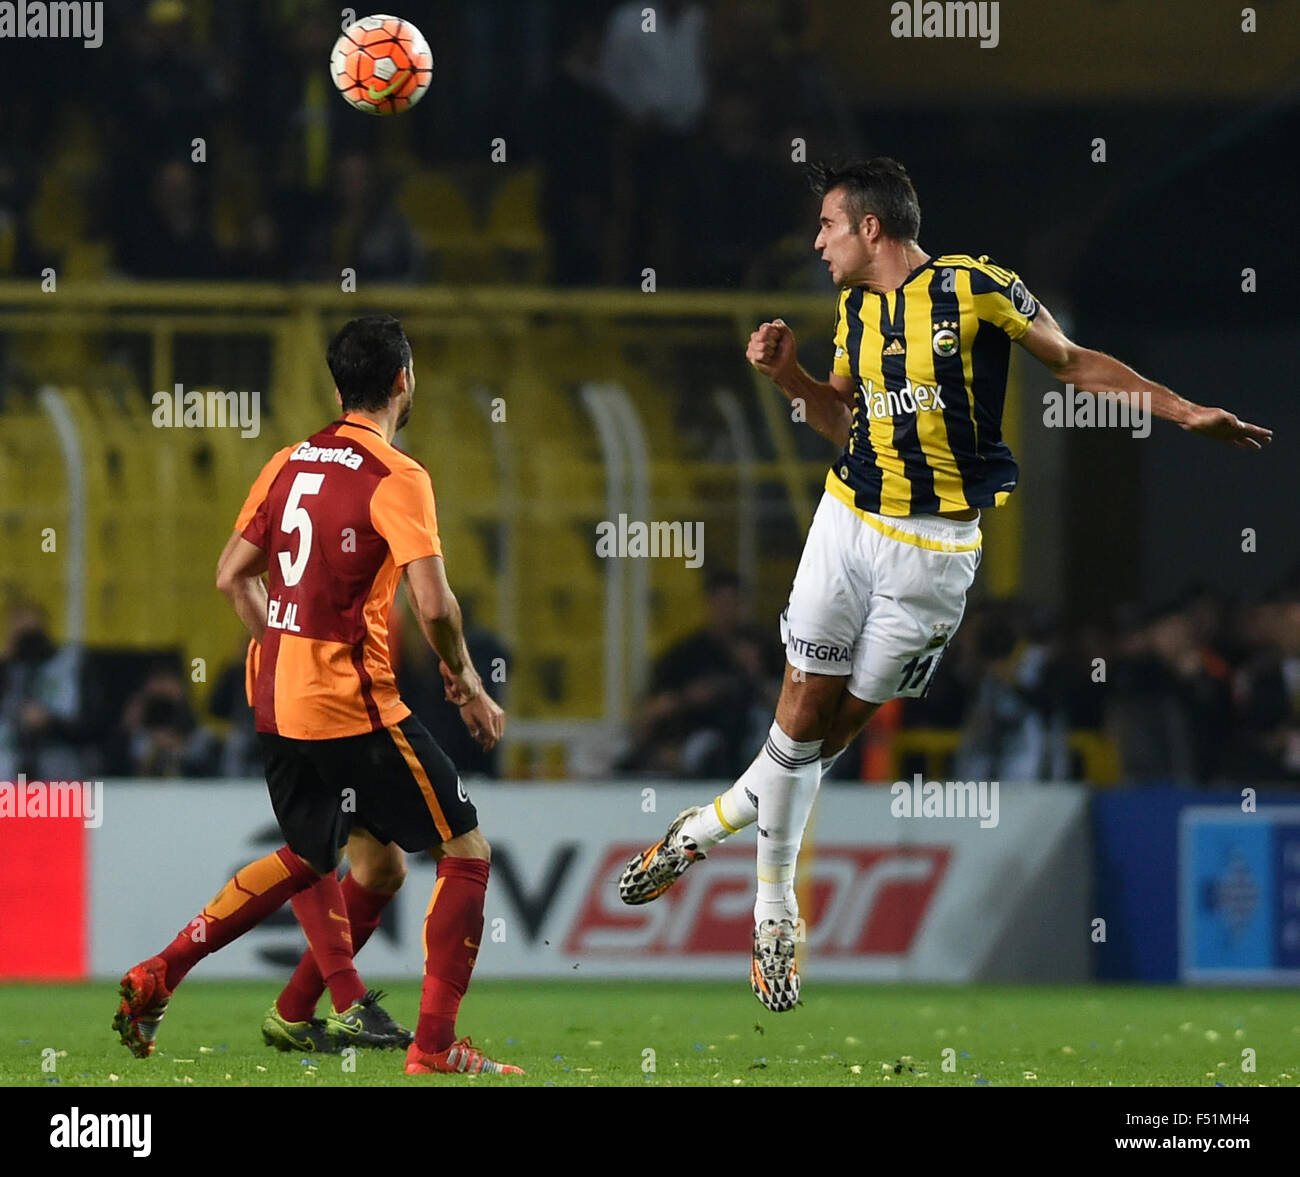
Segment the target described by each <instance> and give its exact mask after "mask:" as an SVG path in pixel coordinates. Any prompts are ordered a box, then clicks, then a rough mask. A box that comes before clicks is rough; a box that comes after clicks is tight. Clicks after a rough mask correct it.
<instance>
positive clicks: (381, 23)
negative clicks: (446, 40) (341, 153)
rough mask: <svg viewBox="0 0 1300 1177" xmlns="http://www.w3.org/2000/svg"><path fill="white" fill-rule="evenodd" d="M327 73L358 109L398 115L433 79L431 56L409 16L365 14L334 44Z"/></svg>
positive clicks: (409, 106) (418, 96) (415, 99)
mask: <svg viewBox="0 0 1300 1177" xmlns="http://www.w3.org/2000/svg"><path fill="white" fill-rule="evenodd" d="M330 77H332V78H333V79H334V84H335V85H336V86H337V87H338V88H339V93H340V94H342V95H343V97H344V98H345V99H346V100H347V101H348V102H349V103H351V105H353V106H355V107H356V108H357V109H358V110H364V111H365V112H366V114H397V113H398V112H399V111H403V110H408V109H410V108H411V107H412V106H414V105H415V104H416V103H417V102H419V101H420V99H421V98H423V97H424V92H425V91H426V90H427V89H428V88H429V82H430V80H431V79H432V77H433V54H432V53H430V52H429V43H428V41H426V40H425V39H424V35H423V34H422V33H421V32H420V30H419V29H417V28H416V27H415V26H414V25H413V24H411V22H410V21H409V20H401V19H400V18H398V17H396V16H383V15H378V16H364V17H362V18H361V19H360V20H359V21H357V22H356V24H353V25H349V26H348V27H347V28H346V29H344V30H343V35H342V36H341V37H340V38H339V39H338V40H337V41H335V42H334V51H333V52H332V53H331V54H330Z"/></svg>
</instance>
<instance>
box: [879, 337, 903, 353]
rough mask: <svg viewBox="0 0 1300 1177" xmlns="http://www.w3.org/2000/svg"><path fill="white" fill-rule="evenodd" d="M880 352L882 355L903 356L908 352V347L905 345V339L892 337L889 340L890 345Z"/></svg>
mask: <svg viewBox="0 0 1300 1177" xmlns="http://www.w3.org/2000/svg"><path fill="white" fill-rule="evenodd" d="M880 354H881V355H882V356H901V355H905V354H906V349H905V348H904V347H903V341H902V340H901V339H891V340H890V341H889V346H888V347H886V348H885V350H884V351H882V352H881V353H880Z"/></svg>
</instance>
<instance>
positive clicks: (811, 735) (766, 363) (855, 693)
mask: <svg viewBox="0 0 1300 1177" xmlns="http://www.w3.org/2000/svg"><path fill="white" fill-rule="evenodd" d="M812 179H813V187H814V190H815V191H816V192H817V194H818V195H819V196H820V197H821V198H822V204H821V215H820V228H819V231H818V233H817V238H816V240H815V242H814V243H813V247H814V249H816V251H817V252H818V254H820V256H821V258H822V260H823V261H824V262H825V263H826V265H827V268H828V269H829V271H830V276H831V280H832V281H833V282H834V283H835V284H836V285H837V286H838V287H839V288H840V296H839V304H838V308H837V312H836V319H835V361H834V365H833V367H832V370H831V374H830V379H829V380H827V381H825V382H823V381H818V380H815V379H814V378H813V377H812V376H810V375H809V374H808V373H807V372H806V371H805V370H804V369H803V368H802V367H800V365H799V363H798V360H797V359H796V356H795V340H794V334H793V332H791V330H790V328H789V327H788V326H786V324H785V323H783V322H782V321H781V320H780V319H777V320H776V321H774V322H771V323H763V324H761V325H760V326H759V328H758V330H756V331H755V332H754V333H753V335H751V336H750V340H749V346H748V348H747V350H746V353H745V354H746V358H747V359H748V360H749V362H750V363H751V364H753V365H754V367H755V368H757V369H758V371H760V372H762V373H763V374H764V375H766V376H768V377H769V378H770V379H771V380H772V381H773V382H774V383H775V384H776V386H777V387H778V388H779V389H780V390H781V392H782V393H783V394H784V395H785V396H786V397H787V398H788V399H789V400H790V401H791V402H792V403H794V404H796V405H797V406H798V408H799V409H800V410H801V413H800V415H799V417H798V418H797V419H802V420H804V421H806V422H807V423H808V424H809V425H810V426H811V427H812V428H813V429H815V430H817V432H818V433H821V434H822V435H823V436H825V437H827V438H828V439H830V440H831V441H833V442H834V443H835V444H836V445H838V446H840V447H842V450H843V452H842V453H841V455H840V457H839V458H838V459H837V460H836V462H835V464H834V465H833V466H832V468H831V470H830V473H829V475H828V476H827V480H826V493H825V494H824V495H823V496H822V501H821V504H820V505H819V506H818V508H817V513H816V516H815V517H814V519H813V523H812V527H811V528H810V529H809V532H808V538H807V540H806V542H805V544H804V550H803V556H802V558H801V559H800V562H799V570H798V572H797V573H796V575H795V581H794V586H793V588H792V590H791V593H790V603H789V605H788V607H787V609H786V613H785V615H784V616H783V625H782V630H783V633H784V636H785V641H786V672H785V682H784V684H783V686H782V689H781V697H780V699H779V701H778V703H777V710H776V722H775V723H773V725H772V727H771V729H770V731H769V733H768V738H767V743H766V745H765V746H764V748H763V751H762V752H760V753H759V755H758V757H757V758H756V759H755V760H754V763H753V764H752V765H750V767H749V768H748V769H747V770H746V772H745V773H744V775H743V776H742V777H741V778H740V780H738V781H737V782H736V783H735V785H733V786H732V787H731V788H730V789H729V790H727V791H726V792H725V793H723V794H721V795H720V796H718V797H716V798H715V799H714V801H713V803H712V804H711V805H706V806H702V807H700V808H691V809H687V810H685V811H683V812H682V813H680V814H678V816H677V818H676V820H675V821H674V822H673V823H672V824H671V825H670V826H669V827H668V831H667V833H666V834H665V835H664V837H663V839H662V840H661V841H660V842H658V843H656V844H655V845H653V846H650V847H648V848H647V849H646V850H644V851H642V852H641V853H640V854H638V855H637V856H636V857H635V858H633V859H631V860H630V861H629V862H628V864H627V866H626V867H625V868H624V871H623V875H622V877H621V878H620V880H619V893H620V895H621V896H622V898H623V900H624V902H626V903H630V904H639V903H647V902H650V901H651V900H653V899H656V898H658V897H659V896H660V895H662V894H663V892H664V891H666V890H667V889H668V888H669V887H670V886H672V884H673V883H674V882H675V881H676V880H677V879H678V878H680V877H681V875H682V874H683V873H684V872H685V871H686V869H687V868H688V867H690V866H691V865H692V864H693V863H695V862H698V861H699V860H700V859H702V858H703V857H704V855H705V854H706V853H707V852H708V851H709V850H710V849H711V848H712V847H713V846H716V845H717V844H718V843H719V842H721V841H722V840H723V839H724V838H727V837H728V836H730V835H731V834H734V833H736V832H738V831H739V830H740V829H742V828H743V827H745V826H747V825H750V824H753V823H754V822H755V821H757V823H758V830H759V834H760V837H759V838H758V894H757V898H756V901H755V904H754V924H755V927H754V947H753V959H752V963H751V968H750V985H751V987H752V989H753V991H754V995H755V996H756V997H757V998H758V999H759V1001H761V1002H762V1003H763V1005H764V1006H766V1007H767V1008H768V1009H769V1010H772V1011H773V1012H782V1011H785V1010H788V1009H792V1008H793V1007H794V1006H795V1005H796V1004H797V1003H798V1001H799V991H800V981H799V974H798V969H797V968H796V966H795V939H796V929H797V927H798V912H799V908H798V904H797V902H796V901H795V889H794V871H795V861H796V858H797V856H798V853H799V844H800V842H801V841H802V838H803V831H804V827H805V825H806V824H807V821H808V816H809V814H810V812H811V810H812V803H813V798H814V796H815V795H816V792H817V788H818V785H819V783H820V780H821V776H822V774H823V773H824V772H825V771H826V770H827V769H828V768H829V767H830V766H831V765H832V764H833V763H834V762H835V760H836V759H837V758H838V757H839V755H840V753H841V752H843V750H844V748H845V747H846V746H847V745H848V744H849V743H850V742H851V741H852V739H853V737H854V736H856V735H857V733H858V731H859V730H860V729H861V728H862V726H863V725H864V724H865V723H866V722H867V720H868V719H870V717H871V715H872V714H873V713H874V712H875V710H876V709H877V708H878V707H879V706H880V705H881V704H882V703H884V702H885V701H886V700H888V699H892V698H912V697H916V696H918V695H921V694H924V693H925V690H926V689H927V687H928V686H929V683H930V680H931V678H932V676H933V674H934V671H935V669H936V668H937V666H938V664H939V660H940V658H941V657H942V655H943V652H944V650H945V649H946V648H947V645H948V642H949V641H950V640H951V638H952V635H953V634H954V633H955V632H956V629H957V627H958V625H960V623H961V619H962V616H963V614H964V612H965V607H966V593H967V590H968V589H969V587H970V585H971V582H972V581H973V579H974V576H975V569H976V568H977V567H978V565H979V555H980V543H981V538H980V532H979V526H978V519H979V513H980V511H981V510H982V509H985V508H990V507H996V506H999V505H1000V504H1002V503H1004V502H1005V501H1006V499H1007V496H1008V495H1010V494H1011V492H1012V491H1013V490H1015V488H1016V482H1017V478H1018V474H1017V469H1016V462H1015V458H1014V457H1013V455H1012V454H1011V451H1010V450H1009V449H1008V448H1007V445H1006V443H1005V442H1004V441H1003V440H1002V409H1003V399H1004V397H1005V395H1006V383H1007V365H1008V360H1009V356H1010V351H1011V344H1012V342H1018V343H1020V344H1021V345H1022V346H1023V347H1025V348H1026V349H1027V350H1028V351H1029V352H1030V353H1031V354H1033V355H1034V356H1036V357H1037V358H1038V359H1039V360H1041V361H1042V362H1043V363H1044V364H1045V365H1046V366H1047V367H1048V368H1049V369H1050V370H1051V371H1052V373H1053V374H1054V375H1055V376H1056V377H1057V379H1058V380H1061V381H1063V382H1068V383H1072V384H1073V385H1074V386H1075V388H1076V389H1077V390H1080V391H1084V392H1090V393H1093V394H1096V393H1101V392H1106V393H1113V394H1116V395H1118V396H1119V397H1121V398H1124V400H1125V401H1132V400H1133V398H1135V397H1140V398H1141V400H1142V402H1143V409H1144V410H1149V412H1150V413H1151V414H1153V415H1154V416H1157V417H1162V418H1165V419H1166V420H1170V421H1173V422H1175V423H1176V424H1178V425H1180V426H1181V427H1182V428H1184V429H1187V430H1190V431H1192V432H1195V433H1200V434H1203V435H1204V436H1206V437H1210V438H1214V439H1217V440H1220V441H1226V442H1228V443H1230V444H1232V445H1235V446H1237V447H1239V448H1241V449H1250V450H1258V449H1260V448H1262V446H1263V445H1265V444H1267V442H1268V441H1269V440H1270V438H1271V436H1272V434H1271V433H1270V432H1269V430H1267V429H1262V428H1260V427H1259V426H1256V425H1250V424H1247V423H1245V422H1243V421H1239V420H1238V419H1237V418H1236V417H1235V416H1234V415H1233V414H1232V413H1230V412H1228V411H1227V410H1226V409H1219V408H1205V407H1203V406H1201V405H1196V404H1193V403H1192V402H1190V401H1187V400H1184V399H1183V398H1182V397H1180V396H1178V395H1177V394H1175V393H1173V392H1171V391H1170V390H1169V389H1168V388H1165V387H1164V386H1163V385H1159V384H1155V383H1153V382H1152V381H1150V380H1146V379H1144V378H1143V377H1142V376H1139V375H1138V374H1137V373H1136V372H1135V371H1133V369H1132V368H1130V367H1128V366H1127V365H1125V364H1122V363H1120V361H1119V360H1116V359H1114V358H1112V357H1111V356H1108V355H1105V354H1103V353H1102V352H1098V351H1092V350H1090V349H1088V348H1083V347H1079V346H1078V345H1077V344H1075V343H1072V342H1071V341H1070V340H1069V339H1067V338H1066V336H1065V335H1064V334H1063V333H1062V331H1061V329H1060V327H1059V326H1058V325H1057V323H1056V320H1055V319H1053V318H1052V316H1051V314H1049V313H1048V311H1047V309H1046V308H1045V307H1043V306H1042V305H1041V304H1040V303H1039V302H1038V300H1037V299H1036V298H1035V297H1034V296H1033V295H1032V294H1031V293H1030V292H1029V290H1028V288H1027V287H1026V286H1025V283H1024V282H1023V281H1021V279H1020V277H1019V276H1018V275H1017V274H1015V273H1014V272H1013V271H1011V270H1008V269H1005V268H1003V267H1001V266H997V265H994V264H993V263H991V262H990V261H989V259H988V258H987V257H972V256H970V255H968V254H959V253H951V254H941V255H939V256H937V257H933V256H931V255H930V254H928V253H926V252H925V251H924V250H923V249H922V248H921V247H920V245H919V244H917V237H918V235H919V234H920V229H921V209H920V205H919V203H918V201H917V198H916V191H915V189H914V188H913V187H912V182H911V180H910V179H909V178H908V175H907V172H906V171H904V170H903V168H902V167H901V166H900V165H899V164H898V163H896V162H895V161H894V160H892V159H884V158H880V159H872V160H867V161H865V162H861V163H854V164H849V165H847V166H844V167H824V166H823V167H814V168H813V169H812Z"/></svg>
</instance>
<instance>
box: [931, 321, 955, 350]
mask: <svg viewBox="0 0 1300 1177" xmlns="http://www.w3.org/2000/svg"><path fill="white" fill-rule="evenodd" d="M956 327H957V324H956V323H949V322H947V321H944V322H942V323H939V324H938V325H937V326H936V327H935V329H934V354H935V355H937V356H950V355H954V354H955V353H956V351H957V331H956Z"/></svg>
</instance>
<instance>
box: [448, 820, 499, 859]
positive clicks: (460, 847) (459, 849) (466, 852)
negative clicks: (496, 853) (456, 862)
mask: <svg viewBox="0 0 1300 1177" xmlns="http://www.w3.org/2000/svg"><path fill="white" fill-rule="evenodd" d="M438 849H439V850H440V851H441V853H435V855H434V857H435V858H442V857H444V856H445V857H448V858H481V859H483V860H484V861H485V862H491V861H492V847H491V846H489V845H488V840H487V839H486V838H485V837H484V836H483V832H482V831H481V830H480V829H479V828H478V827H477V826H475V827H474V829H472V830H470V831H469V832H468V833H465V834H460V835H459V836H458V837H455V838H451V839H449V840H448V841H446V842H444V843H443V844H442V845H441V846H440V847H439V848H438Z"/></svg>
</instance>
